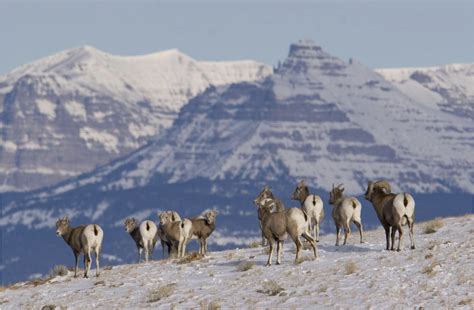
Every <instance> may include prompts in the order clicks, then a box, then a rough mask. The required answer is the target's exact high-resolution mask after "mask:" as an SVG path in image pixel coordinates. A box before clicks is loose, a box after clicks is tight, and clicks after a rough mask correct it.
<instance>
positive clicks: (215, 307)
mask: <svg viewBox="0 0 474 310" xmlns="http://www.w3.org/2000/svg"><path fill="white" fill-rule="evenodd" d="M220 309H222V305H221V303H220V302H219V301H217V300H214V301H211V302H210V303H209V305H207V310H220Z"/></svg>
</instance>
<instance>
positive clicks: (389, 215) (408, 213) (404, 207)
mask: <svg viewBox="0 0 474 310" xmlns="http://www.w3.org/2000/svg"><path fill="white" fill-rule="evenodd" d="M391 191H392V189H391V187H390V184H388V182H387V181H384V180H380V181H375V182H373V181H369V183H368V185H367V191H366V192H365V199H367V200H368V201H370V202H371V203H372V205H373V206H374V209H375V212H376V213H377V216H378V218H379V220H380V223H381V224H382V226H383V228H384V229H385V238H386V240H387V247H386V249H387V250H388V249H389V248H390V249H391V250H392V251H393V250H394V243H395V233H396V232H397V231H398V236H399V239H398V247H397V251H400V246H401V244H402V242H403V229H402V225H405V224H408V228H409V234H410V241H411V249H415V238H414V236H413V226H414V222H415V200H414V199H413V196H412V195H410V194H408V193H400V194H393V193H391ZM390 228H391V229H392V232H391V237H392V245H391V247H390V240H389V235H390Z"/></svg>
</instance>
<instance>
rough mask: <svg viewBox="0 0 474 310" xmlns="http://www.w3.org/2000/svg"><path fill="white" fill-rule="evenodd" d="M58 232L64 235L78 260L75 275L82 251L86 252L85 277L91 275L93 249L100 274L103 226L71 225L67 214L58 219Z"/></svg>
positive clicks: (59, 234)
mask: <svg viewBox="0 0 474 310" xmlns="http://www.w3.org/2000/svg"><path fill="white" fill-rule="evenodd" d="M56 234H57V235H58V236H60V237H63V239H64V241H66V243H67V244H68V245H69V246H70V247H71V249H72V252H73V253H74V258H75V260H76V265H75V269H74V277H77V268H78V265H79V260H78V258H79V255H80V254H81V252H82V253H84V269H85V271H84V278H88V277H89V270H90V269H91V265H92V259H91V251H94V252H95V264H96V267H97V268H96V276H97V277H98V276H99V274H100V269H99V255H100V249H101V246H102V240H103V239H104V232H103V231H102V228H100V226H99V225H97V224H89V225H83V226H77V227H71V226H70V225H69V218H68V217H67V216H65V217H64V218H62V219H58V220H57V221H56Z"/></svg>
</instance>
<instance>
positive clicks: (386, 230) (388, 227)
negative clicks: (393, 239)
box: [383, 225, 390, 251]
mask: <svg viewBox="0 0 474 310" xmlns="http://www.w3.org/2000/svg"><path fill="white" fill-rule="evenodd" d="M383 229H384V230H385V239H387V248H386V250H387V251H388V250H389V248H390V226H387V225H384V226H383Z"/></svg>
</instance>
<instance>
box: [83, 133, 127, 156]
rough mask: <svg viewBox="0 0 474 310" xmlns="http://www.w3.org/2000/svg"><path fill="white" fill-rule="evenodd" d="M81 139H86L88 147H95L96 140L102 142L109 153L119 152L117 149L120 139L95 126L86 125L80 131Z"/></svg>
mask: <svg viewBox="0 0 474 310" xmlns="http://www.w3.org/2000/svg"><path fill="white" fill-rule="evenodd" d="M79 136H80V137H81V139H83V140H84V141H86V145H87V148H89V149H93V148H94V142H95V143H99V144H102V146H103V147H104V149H105V150H106V151H107V152H109V153H112V152H114V153H119V151H118V149H117V144H118V139H117V137H115V136H113V135H111V134H110V133H108V132H105V131H98V130H96V129H94V128H90V127H84V128H81V130H80V131H79Z"/></svg>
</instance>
